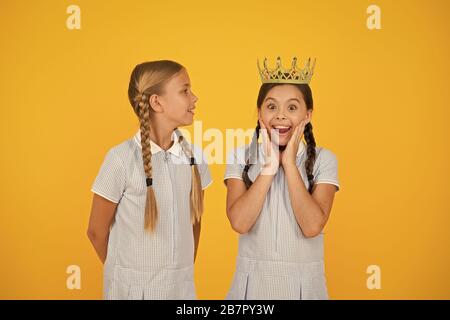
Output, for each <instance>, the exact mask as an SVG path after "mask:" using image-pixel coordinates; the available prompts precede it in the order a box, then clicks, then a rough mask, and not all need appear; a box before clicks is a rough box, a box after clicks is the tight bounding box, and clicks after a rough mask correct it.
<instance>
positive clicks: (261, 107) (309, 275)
mask: <svg viewBox="0 0 450 320" xmlns="http://www.w3.org/2000/svg"><path fill="white" fill-rule="evenodd" d="M314 65H315V61H314V63H313V64H312V65H311V59H309V60H308V62H307V64H306V66H305V68H303V69H299V68H297V66H296V58H294V60H293V63H292V66H291V69H284V68H283V67H282V65H281V61H280V58H278V59H277V66H276V68H275V69H269V68H268V67H267V62H266V60H264V65H263V68H261V67H260V66H259V63H258V68H259V71H260V76H261V80H262V85H261V88H260V90H259V95H258V99H257V107H258V123H257V126H256V129H255V134H254V136H253V139H252V142H251V144H250V145H249V146H245V147H242V148H238V149H236V150H234V151H233V152H231V154H230V155H229V158H228V160H227V169H226V173H225V178H224V180H225V183H226V186H227V216H228V219H229V221H230V223H231V226H232V228H233V229H234V230H235V231H237V232H238V233H239V234H240V238H239V252H238V257H237V263H236V272H235V274H234V278H233V282H232V285H231V289H230V291H229V293H228V295H227V298H228V299H239V300H240V299H251V300H253V299H328V292H327V287H326V279H325V268H324V259H323V232H322V230H323V228H324V226H325V224H326V223H327V221H328V218H329V216H330V212H331V208H332V204H333V200H334V196H335V193H336V191H338V190H339V182H338V176H337V160H336V157H335V155H334V154H333V153H332V152H331V151H329V150H327V149H325V148H322V147H317V146H316V141H315V139H314V135H313V132H312V125H311V118H312V112H313V98H312V93H311V88H310V87H309V82H310V80H311V77H312V75H313V71H314ZM260 135H261V136H262V143H259V137H260ZM303 137H304V140H305V141H306V144H305V143H304V142H303V141H302V138H303Z"/></svg>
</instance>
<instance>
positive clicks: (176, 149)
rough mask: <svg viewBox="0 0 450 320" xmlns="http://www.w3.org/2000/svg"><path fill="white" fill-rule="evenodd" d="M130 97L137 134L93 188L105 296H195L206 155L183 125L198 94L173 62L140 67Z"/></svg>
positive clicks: (92, 231)
mask: <svg viewBox="0 0 450 320" xmlns="http://www.w3.org/2000/svg"><path fill="white" fill-rule="evenodd" d="M128 98H129V101H130V104H131V106H132V107H133V110H134V112H135V114H136V115H137V117H138V119H139V124H140V129H139V131H138V132H137V133H136V135H135V136H134V137H132V138H131V139H129V140H126V141H125V142H123V143H121V144H119V145H117V146H115V147H113V148H112V149H111V150H109V152H108V153H107V155H106V157H105V160H104V162H103V164H102V166H101V168H100V172H99V173H98V175H97V177H96V179H95V181H94V184H93V186H92V191H93V192H94V198H93V203H92V210H91V217H90V221H89V228H88V236H89V239H90V240H91V242H92V244H93V246H94V248H95V250H96V252H97V254H98V256H99V257H100V259H101V261H102V262H103V263H104V285H103V296H104V298H105V299H195V298H196V293H195V286H194V279H193V276H194V260H195V256H196V253H197V248H198V242H199V237H200V225H201V217H202V213H203V194H204V190H205V189H206V188H207V187H208V186H209V185H210V184H211V182H212V181H211V176H210V173H209V170H208V166H207V164H206V161H205V158H204V157H203V153H202V151H201V150H200V149H198V148H196V147H194V146H193V145H191V144H190V143H188V142H187V141H186V139H185V138H184V137H183V135H182V134H181V132H180V131H179V130H178V127H181V126H187V125H190V124H191V123H192V121H193V117H194V109H195V103H196V102H197V97H196V96H195V95H194V93H193V92H192V91H191V84H190V79H189V75H188V73H187V71H186V69H185V68H184V67H183V66H182V65H180V64H178V63H177V62H174V61H168V60H162V61H151V62H145V63H142V64H139V65H137V66H136V67H135V68H134V70H133V72H132V74H131V79H130V83H129V88H128Z"/></svg>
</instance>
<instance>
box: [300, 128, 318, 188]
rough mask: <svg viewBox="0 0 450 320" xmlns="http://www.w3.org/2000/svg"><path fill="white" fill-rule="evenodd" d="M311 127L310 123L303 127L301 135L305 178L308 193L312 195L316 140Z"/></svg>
mask: <svg viewBox="0 0 450 320" xmlns="http://www.w3.org/2000/svg"><path fill="white" fill-rule="evenodd" d="M312 130H313V127H312V124H311V122H310V123H308V124H307V125H306V126H305V130H304V131H303V135H304V137H305V140H306V161H305V168H306V176H307V178H308V186H309V187H308V192H309V193H312V189H313V187H314V175H313V169H314V162H315V161H316V140H315V139H314V134H313V131H312Z"/></svg>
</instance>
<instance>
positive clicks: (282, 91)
mask: <svg viewBox="0 0 450 320" xmlns="http://www.w3.org/2000/svg"><path fill="white" fill-rule="evenodd" d="M270 98H273V99H275V100H276V101H278V102H283V101H288V100H290V99H298V100H300V101H303V94H302V92H301V91H300V90H299V89H298V88H297V87H296V86H294V85H291V84H283V85H279V86H275V87H273V88H272V89H270V90H269V92H268V93H267V95H266V98H265V100H267V99H270Z"/></svg>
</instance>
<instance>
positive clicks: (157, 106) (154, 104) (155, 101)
mask: <svg viewBox="0 0 450 320" xmlns="http://www.w3.org/2000/svg"><path fill="white" fill-rule="evenodd" d="M149 104H150V108H151V109H152V110H153V111H155V112H163V108H162V105H161V103H160V101H159V96H158V95H157V94H152V95H151V96H150V98H149Z"/></svg>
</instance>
